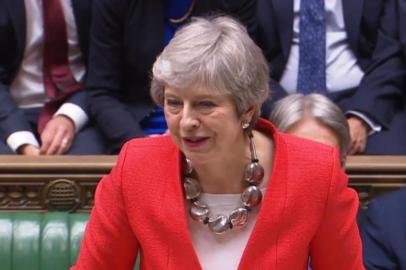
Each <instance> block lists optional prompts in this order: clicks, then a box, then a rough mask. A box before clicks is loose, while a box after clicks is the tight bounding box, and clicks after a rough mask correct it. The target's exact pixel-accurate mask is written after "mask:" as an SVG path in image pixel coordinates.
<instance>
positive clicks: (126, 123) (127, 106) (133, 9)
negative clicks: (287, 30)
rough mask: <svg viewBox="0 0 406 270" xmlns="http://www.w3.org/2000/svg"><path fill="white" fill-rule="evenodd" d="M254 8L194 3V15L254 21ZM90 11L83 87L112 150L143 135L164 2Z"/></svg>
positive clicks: (131, 0)
mask: <svg viewBox="0 0 406 270" xmlns="http://www.w3.org/2000/svg"><path fill="white" fill-rule="evenodd" d="M255 6H256V1H254V0H238V1H235V0H222V1H218V0H205V1H196V4H195V9H194V12H193V15H203V14H208V13H209V12H213V11H223V12H226V13H229V14H233V15H235V16H236V17H238V18H239V19H241V20H242V21H243V22H245V23H246V25H253V24H252V20H254V19H255ZM93 12H94V14H93V15H94V16H93V22H92V30H91V41H90V48H91V49H90V59H89V73H88V79H87V82H86V87H87V89H88V90H89V93H90V102H91V111H92V114H93V116H94V117H95V119H96V121H97V123H98V125H99V126H100V128H101V129H102V131H103V133H104V134H105V135H106V137H107V138H108V139H109V140H110V141H109V143H110V145H111V146H112V149H111V151H112V152H117V151H118V150H119V149H120V148H121V146H122V145H123V143H124V142H125V141H127V140H129V139H131V138H134V137H140V136H144V133H143V131H142V129H141V127H140V125H139V122H140V121H141V120H142V119H143V118H144V117H145V116H147V115H148V114H149V113H150V112H151V110H152V108H153V106H154V105H153V103H152V99H151V98H150V93H149V87H150V77H151V74H150V73H151V68H152V65H153V63H154V61H155V58H156V57H157V55H158V54H159V53H160V52H161V51H162V49H163V47H164V20H165V1H163V0H115V1H111V0H98V1H95V4H94V10H93Z"/></svg>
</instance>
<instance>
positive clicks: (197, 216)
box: [190, 201, 209, 222]
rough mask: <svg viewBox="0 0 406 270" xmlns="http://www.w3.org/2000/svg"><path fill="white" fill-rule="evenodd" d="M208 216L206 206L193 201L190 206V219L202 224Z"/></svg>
mask: <svg viewBox="0 0 406 270" xmlns="http://www.w3.org/2000/svg"><path fill="white" fill-rule="evenodd" d="M208 215H209V208H208V207H207V205H205V204H203V203H201V202H199V201H195V202H193V203H192V205H191V206H190V216H191V217H192V219H194V220H196V221H200V222H203V221H204V220H205V219H206V218H207V216H208Z"/></svg>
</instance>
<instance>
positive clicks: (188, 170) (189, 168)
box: [185, 158, 193, 175]
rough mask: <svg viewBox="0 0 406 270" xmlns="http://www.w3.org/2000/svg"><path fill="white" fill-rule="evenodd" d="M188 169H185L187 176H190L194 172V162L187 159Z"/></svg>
mask: <svg viewBox="0 0 406 270" xmlns="http://www.w3.org/2000/svg"><path fill="white" fill-rule="evenodd" d="M185 160H186V168H185V174H186V175H189V174H191V173H192V172H193V166H192V161H190V159H188V158H186V159H185Z"/></svg>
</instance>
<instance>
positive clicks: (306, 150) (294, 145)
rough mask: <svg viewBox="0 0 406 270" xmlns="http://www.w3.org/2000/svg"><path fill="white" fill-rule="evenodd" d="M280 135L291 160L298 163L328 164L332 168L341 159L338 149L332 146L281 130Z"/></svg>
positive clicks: (314, 165) (319, 165) (315, 165)
mask: <svg viewBox="0 0 406 270" xmlns="http://www.w3.org/2000/svg"><path fill="white" fill-rule="evenodd" d="M278 137H279V139H280V143H281V144H284V146H285V149H286V155H287V157H288V158H289V160H290V161H292V162H293V161H294V162H295V163H297V164H303V165H312V166H311V167H324V168H325V166H326V165H328V168H330V169H331V167H332V166H333V165H336V164H334V163H336V162H338V161H339V153H338V149H336V148H334V147H332V146H329V145H326V144H322V143H318V142H315V141H311V140H307V139H303V138H299V137H296V136H293V135H289V134H285V133H280V132H279V133H278Z"/></svg>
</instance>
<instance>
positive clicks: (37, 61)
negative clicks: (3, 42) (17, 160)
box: [7, 0, 88, 151]
mask: <svg viewBox="0 0 406 270" xmlns="http://www.w3.org/2000/svg"><path fill="white" fill-rule="evenodd" d="M60 1H61V4H62V9H63V13H64V16H65V21H66V25H67V37H68V60H69V64H70V68H71V70H72V73H73V76H74V77H75V79H76V80H77V81H79V82H80V81H82V80H83V78H84V75H85V66H84V63H83V59H82V53H81V50H80V47H79V38H78V34H77V31H76V23H75V20H74V15H73V9H72V3H71V1H65V0H60ZM24 3H25V14H26V21H27V25H26V26H27V27H26V29H27V31H26V44H25V50H24V57H23V61H22V64H21V66H20V69H19V70H18V73H17V76H16V78H15V79H14V81H13V82H12V84H11V86H10V93H11V95H12V97H13V98H14V100H15V102H16V103H17V105H18V106H19V107H20V108H35V107H42V106H43V105H44V104H45V102H47V101H48V100H49V99H48V97H47V96H46V93H45V87H44V82H43V72H42V66H43V53H42V51H43V43H44V27H43V9H42V0H25V1H24ZM55 115H65V116H67V117H69V118H70V119H71V120H72V121H73V122H74V124H75V130H76V132H77V131H79V130H80V129H81V128H82V127H83V126H84V125H85V124H86V122H87V121H88V117H87V115H86V113H85V112H84V111H83V110H82V109H81V108H80V107H79V106H77V105H75V104H73V103H64V104H63V105H62V106H61V107H60V108H59V110H58V111H57V112H56V113H55ZM7 144H8V146H9V147H10V148H11V149H12V150H14V151H16V150H17V149H18V148H19V147H20V146H22V145H24V144H32V145H35V146H39V143H38V141H37V139H36V138H35V136H34V134H33V133H32V132H30V131H18V132H14V133H12V134H11V135H10V136H9V137H8V138H7Z"/></svg>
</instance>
